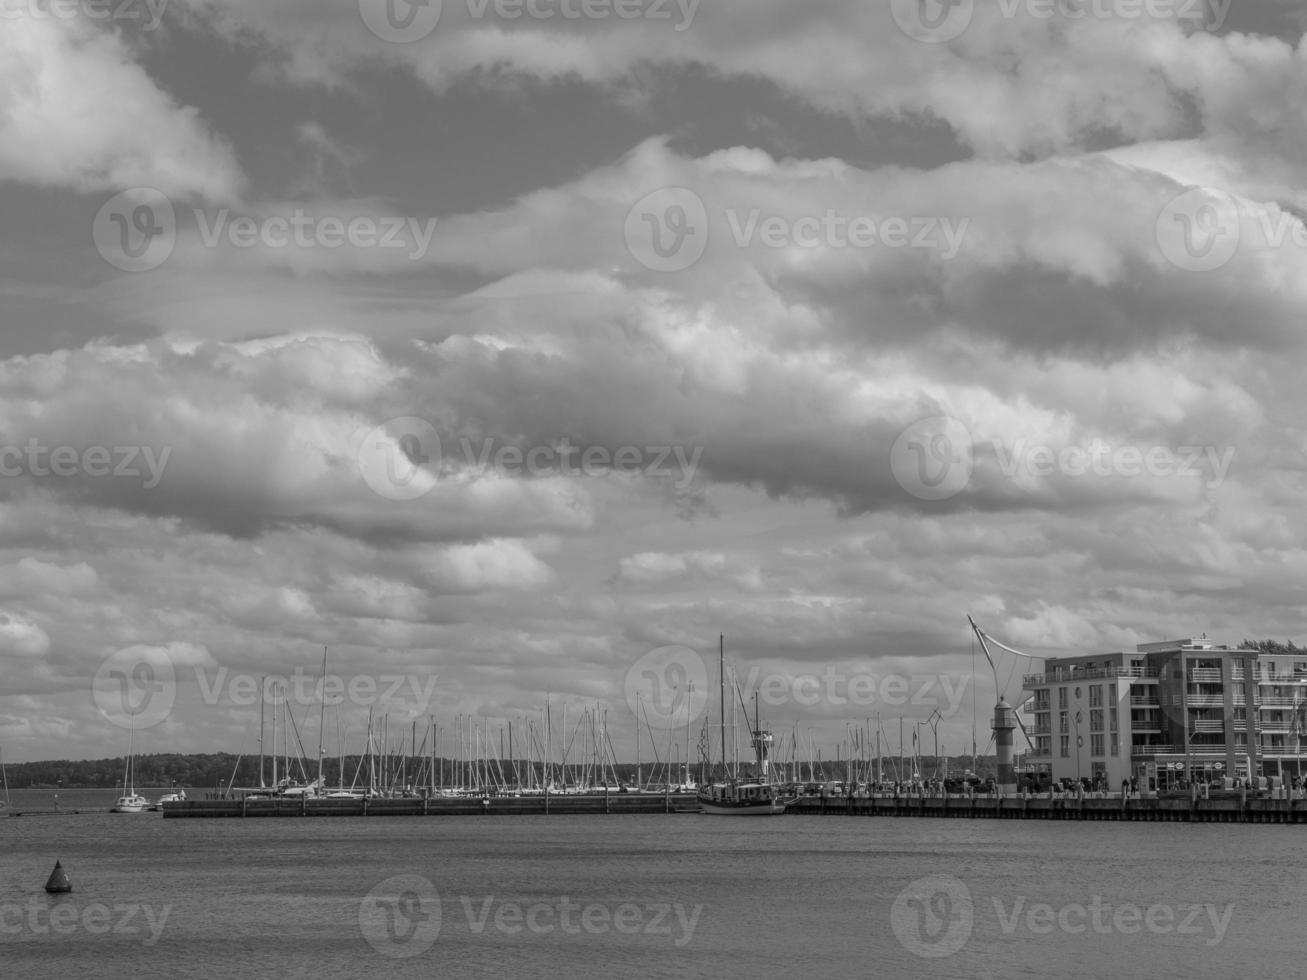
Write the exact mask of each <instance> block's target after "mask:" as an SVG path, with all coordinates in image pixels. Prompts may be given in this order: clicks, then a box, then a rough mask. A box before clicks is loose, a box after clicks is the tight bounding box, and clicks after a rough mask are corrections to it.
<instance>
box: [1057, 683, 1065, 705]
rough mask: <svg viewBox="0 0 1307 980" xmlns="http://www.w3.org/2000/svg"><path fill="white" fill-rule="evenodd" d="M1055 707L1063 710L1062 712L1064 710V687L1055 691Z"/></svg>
mask: <svg viewBox="0 0 1307 980" xmlns="http://www.w3.org/2000/svg"><path fill="white" fill-rule="evenodd" d="M1057 706H1058V707H1059V708H1061V709H1063V710H1064V711H1065V710H1066V688H1065V687H1059V688H1058V689H1057Z"/></svg>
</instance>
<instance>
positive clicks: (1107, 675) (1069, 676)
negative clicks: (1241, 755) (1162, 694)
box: [1021, 667, 1220, 688]
mask: <svg viewBox="0 0 1307 980" xmlns="http://www.w3.org/2000/svg"><path fill="white" fill-rule="evenodd" d="M1117 677H1135V678H1141V679H1148V678H1152V679H1154V680H1155V679H1156V678H1157V671H1156V670H1152V669H1150V668H1147V667H1095V668H1094V669H1093V670H1063V671H1053V672H1051V673H1045V674H1026V675H1025V676H1024V677H1022V678H1021V686H1022V687H1025V688H1030V687H1047V686H1049V685H1050V684H1079V683H1080V682H1081V681H1097V680H1113V679H1115V678H1117ZM1217 680H1220V678H1219V677H1218V678H1217Z"/></svg>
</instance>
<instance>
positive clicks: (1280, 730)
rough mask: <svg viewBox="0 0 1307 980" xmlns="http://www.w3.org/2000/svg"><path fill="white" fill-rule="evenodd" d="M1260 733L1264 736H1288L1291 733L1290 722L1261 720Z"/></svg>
mask: <svg viewBox="0 0 1307 980" xmlns="http://www.w3.org/2000/svg"><path fill="white" fill-rule="evenodd" d="M1261 730H1262V732H1263V733H1264V734H1266V735H1288V734H1289V733H1290V732H1291V731H1293V722H1292V721H1270V720H1268V719H1266V718H1263V719H1262V728H1261Z"/></svg>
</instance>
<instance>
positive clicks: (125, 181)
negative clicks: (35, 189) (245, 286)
mask: <svg viewBox="0 0 1307 980" xmlns="http://www.w3.org/2000/svg"><path fill="white" fill-rule="evenodd" d="M0 91H3V93H4V94H3V95H0V180H12V181H19V182H21V183H24V184H28V185H36V186H40V187H63V188H69V189H72V190H75V191H79V192H82V193H99V192H103V191H110V192H111V193H116V192H118V191H121V190H125V189H126V188H129V187H139V186H149V187H154V188H157V189H158V190H160V191H163V192H164V193H166V194H177V195H179V196H182V197H199V198H204V199H208V200H217V201H230V200H234V199H236V198H237V197H238V196H239V193H240V189H241V186H242V183H243V176H242V173H241V169H240V166H239V164H238V163H237V161H236V157H235V155H234V153H233V151H232V149H231V147H230V146H229V145H228V144H227V142H226V141H225V140H223V139H222V138H221V137H219V136H217V135H216V134H215V133H214V132H213V131H212V130H211V129H210V127H209V126H207V125H206V124H205V122H204V121H203V120H202V119H201V118H200V115H199V113H198V112H197V110H196V109H194V108H193V107H188V106H183V105H181V104H179V103H178V102H177V100H175V99H174V98H173V97H171V96H170V95H168V94H167V93H166V92H165V91H163V90H162V89H160V88H159V87H158V85H156V84H155V82H154V81H153V80H152V79H151V78H150V76H149V75H148V74H146V72H145V71H144V69H142V68H141V66H140V65H139V64H138V63H137V60H136V55H135V53H134V52H133V51H132V50H131V49H130V48H129V47H128V46H127V44H126V43H125V42H124V40H123V39H122V37H121V35H119V34H117V33H114V32H111V31H105V30H101V29H100V28H99V27H98V25H95V24H94V23H88V22H87V20H86V19H85V18H80V17H78V18H67V17H63V18H61V17H28V16H22V15H21V14H20V15H17V16H6V18H5V22H4V31H3V32H0Z"/></svg>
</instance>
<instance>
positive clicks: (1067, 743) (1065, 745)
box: [1062, 735, 1071, 759]
mask: <svg viewBox="0 0 1307 980" xmlns="http://www.w3.org/2000/svg"><path fill="white" fill-rule="evenodd" d="M1062 758H1063V759H1069V758H1071V736H1070V735H1063V736H1062Z"/></svg>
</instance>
